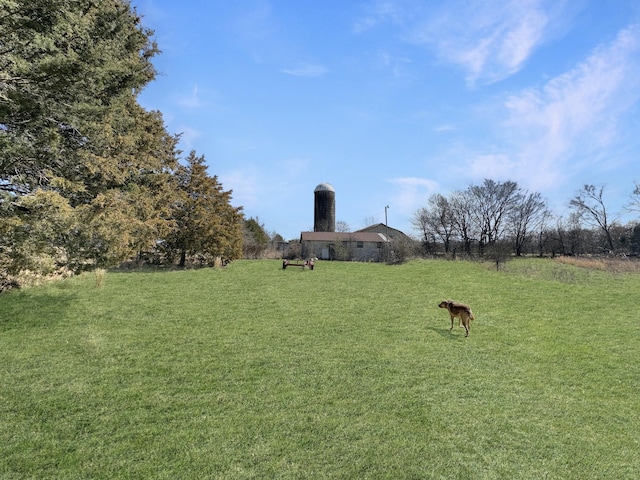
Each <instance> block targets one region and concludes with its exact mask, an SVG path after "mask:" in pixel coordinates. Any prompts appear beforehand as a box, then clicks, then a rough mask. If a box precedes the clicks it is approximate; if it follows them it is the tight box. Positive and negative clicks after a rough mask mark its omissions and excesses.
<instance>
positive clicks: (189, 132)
mask: <svg viewBox="0 0 640 480" xmlns="http://www.w3.org/2000/svg"><path fill="white" fill-rule="evenodd" d="M178 131H179V132H180V146H181V147H182V149H183V150H184V151H189V150H193V145H194V143H195V141H196V140H197V139H198V138H200V137H202V132H201V131H199V130H197V129H195V128H193V127H189V126H183V127H181V128H179V129H178Z"/></svg>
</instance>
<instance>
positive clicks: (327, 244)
mask: <svg viewBox="0 0 640 480" xmlns="http://www.w3.org/2000/svg"><path fill="white" fill-rule="evenodd" d="M300 245H301V247H302V258H313V257H316V258H319V259H322V260H353V261H357V262H381V261H383V260H384V258H385V248H386V247H387V246H388V243H387V239H386V237H385V236H384V234H382V233H377V232H352V233H348V232H302V233H301V234H300Z"/></svg>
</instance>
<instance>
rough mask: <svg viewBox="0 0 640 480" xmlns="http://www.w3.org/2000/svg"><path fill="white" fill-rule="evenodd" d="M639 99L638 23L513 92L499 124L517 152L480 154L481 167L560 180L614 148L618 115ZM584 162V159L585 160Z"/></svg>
mask: <svg viewBox="0 0 640 480" xmlns="http://www.w3.org/2000/svg"><path fill="white" fill-rule="evenodd" d="M639 100H640V25H632V26H630V27H628V28H626V29H624V30H623V31H621V32H620V33H619V34H618V35H617V37H616V38H615V39H614V40H613V41H612V42H611V43H610V44H607V45H602V46H600V47H598V48H596V49H595V50H594V51H593V52H592V53H591V55H590V56H589V57H588V58H586V59H585V60H584V61H583V62H581V63H580V64H579V65H577V66H576V67H575V68H573V69H572V70H570V71H567V72H566V73H564V74H562V75H559V76H557V77H555V78H552V79H550V80H549V81H547V82H546V83H545V84H544V85H543V86H541V87H539V88H529V89H526V90H523V91H520V92H518V93H515V94H512V95H510V96H509V97H508V98H507V99H506V101H505V102H504V104H503V106H502V108H503V110H502V113H501V115H503V116H504V118H506V120H505V121H504V123H502V124H501V125H500V128H501V129H503V131H504V135H505V140H506V142H507V148H509V150H510V151H511V152H515V153H514V154H512V155H510V156H509V157H507V156H506V155H503V154H497V155H481V156H478V157H477V158H476V160H475V161H474V162H473V163H472V168H473V169H475V170H476V171H477V172H480V171H481V170H482V171H489V172H496V173H499V172H506V171H511V172H519V174H520V175H521V176H522V177H524V178H525V179H526V181H527V182H528V183H529V184H530V185H531V186H533V187H546V186H551V185H553V184H555V183H556V182H560V181H561V180H562V176H561V173H560V172H562V174H563V175H566V174H569V173H570V172H568V162H569V161H571V162H572V167H571V168H572V169H574V170H580V169H581V168H585V167H586V166H587V164H588V163H589V162H593V161H595V159H597V158H599V154H598V152H602V151H604V150H605V149H607V148H610V146H611V144H612V143H613V142H615V139H616V138H617V136H618V134H619V130H620V125H619V120H620V118H622V116H623V115H624V114H625V113H626V112H628V111H629V109H630V108H632V107H633V106H634V105H637V104H638V101H639ZM581 162H582V163H581Z"/></svg>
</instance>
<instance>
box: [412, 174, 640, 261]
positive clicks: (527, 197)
mask: <svg viewBox="0 0 640 480" xmlns="http://www.w3.org/2000/svg"><path fill="white" fill-rule="evenodd" d="M604 194H605V187H603V186H602V187H596V186H594V185H585V186H584V187H582V188H581V189H580V190H579V191H578V192H577V193H576V194H575V196H574V197H573V198H572V199H570V200H569V207H570V213H569V215H568V216H567V217H561V216H556V215H554V214H553V213H552V212H551V211H550V210H549V208H548V206H547V202H546V200H545V199H544V198H543V197H542V195H541V194H540V193H537V192H530V191H527V190H524V189H522V188H521V187H519V186H518V185H517V183H515V182H512V181H506V182H496V181H493V180H488V179H485V180H484V182H483V183H482V184H480V185H471V186H469V187H468V188H467V189H466V190H463V191H457V192H454V193H452V194H451V195H449V196H444V195H441V194H435V195H432V196H431V197H430V198H429V200H428V203H427V206H425V207H422V208H420V209H419V210H418V211H417V212H416V213H415V214H414V216H413V220H412V223H413V226H414V228H415V229H416V230H417V231H418V232H420V235H421V238H420V241H421V243H422V250H423V253H426V254H433V253H436V252H443V253H445V254H446V255H462V256H476V255H477V256H489V257H491V258H494V259H496V261H497V262H499V261H500V259H501V258H502V257H504V256H506V255H514V254H515V255H516V256H520V255H523V254H536V255H539V256H543V255H552V256H553V255H581V254H603V253H605V254H619V255H634V256H635V255H638V254H639V253H640V224H638V222H632V223H630V224H627V225H622V224H620V222H619V221H618V216H617V215H615V214H614V212H611V211H610V210H609V209H608V208H607V204H606V200H605V195H604ZM625 211H628V212H632V211H635V212H638V213H640V185H639V184H637V183H636V184H635V190H634V192H633V193H632V194H631V196H630V198H629V201H628V204H627V206H626V207H625Z"/></svg>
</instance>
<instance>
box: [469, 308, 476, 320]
mask: <svg viewBox="0 0 640 480" xmlns="http://www.w3.org/2000/svg"><path fill="white" fill-rule="evenodd" d="M469 318H470V319H471V320H475V319H476V317H474V315H473V312H472V311H471V309H469Z"/></svg>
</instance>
